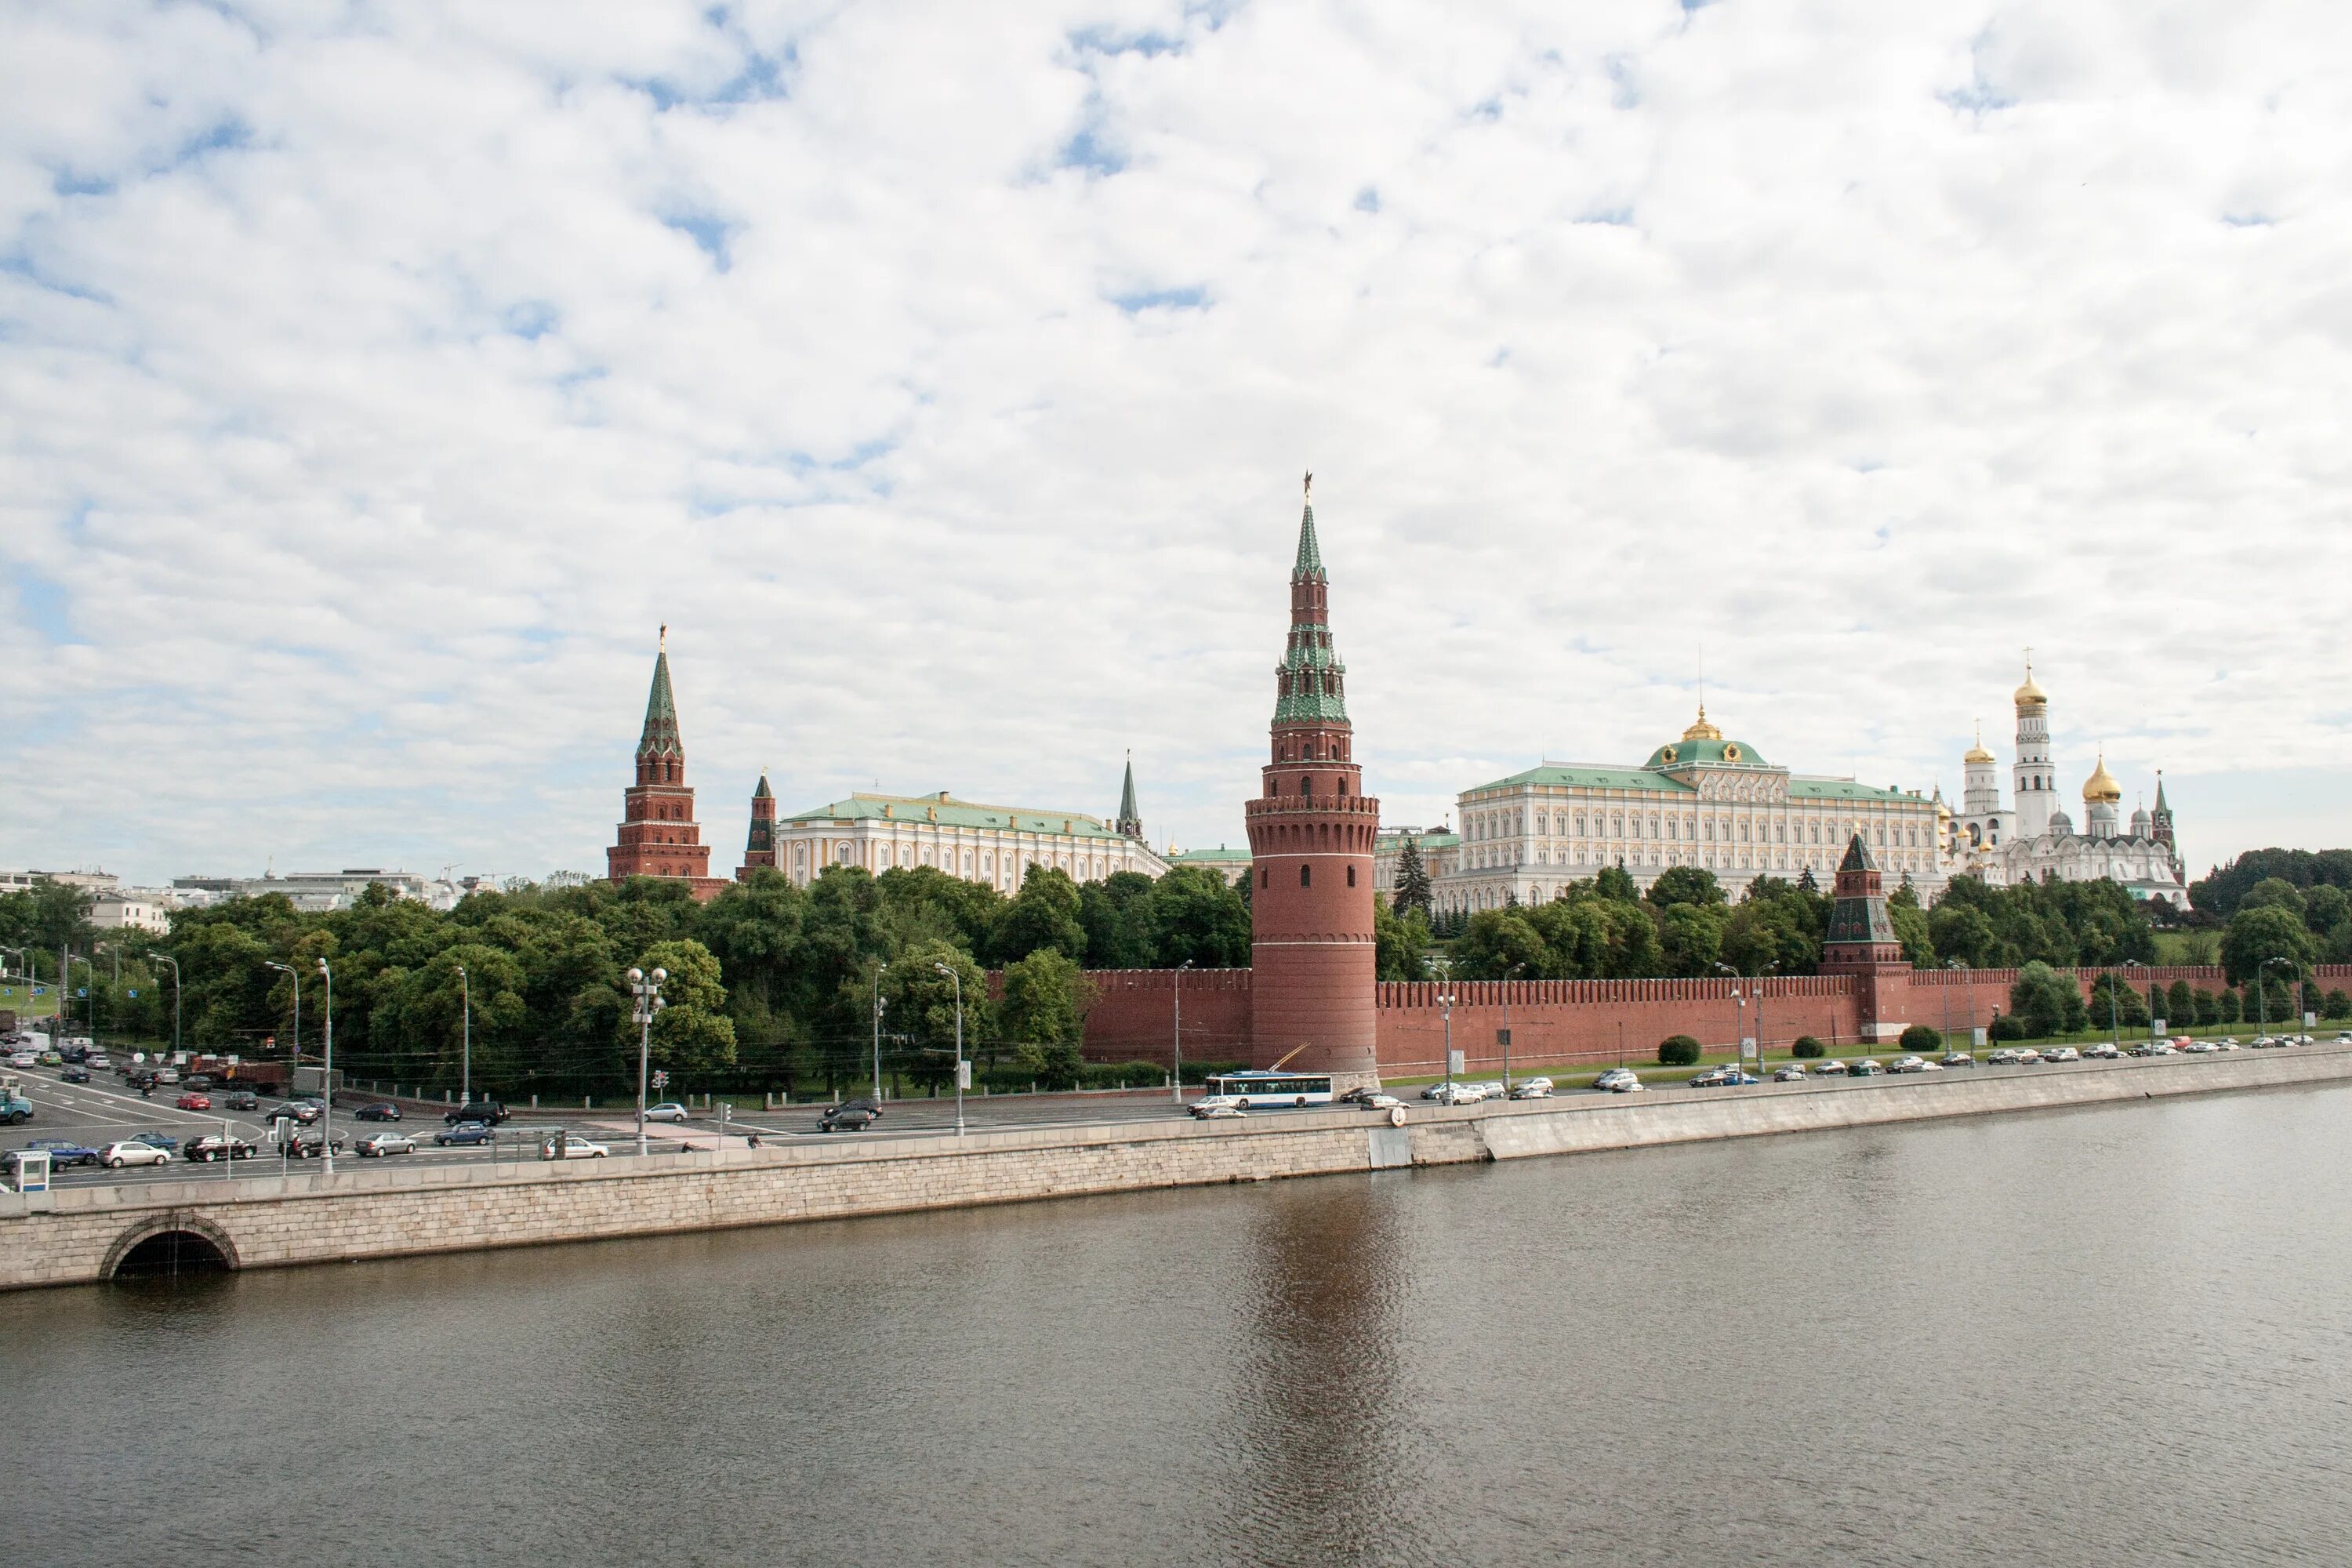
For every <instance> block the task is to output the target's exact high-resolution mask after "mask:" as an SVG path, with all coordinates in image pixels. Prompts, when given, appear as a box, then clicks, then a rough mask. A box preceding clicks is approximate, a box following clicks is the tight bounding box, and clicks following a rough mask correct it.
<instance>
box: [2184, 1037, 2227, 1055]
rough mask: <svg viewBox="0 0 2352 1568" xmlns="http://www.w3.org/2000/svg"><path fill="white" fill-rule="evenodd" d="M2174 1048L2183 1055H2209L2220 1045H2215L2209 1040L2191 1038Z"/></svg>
mask: <svg viewBox="0 0 2352 1568" xmlns="http://www.w3.org/2000/svg"><path fill="white" fill-rule="evenodd" d="M2175 1048H2176V1049H2178V1050H2179V1051H2180V1052H2181V1053H2182V1054H2183V1055H2185V1056H2192V1057H2208V1056H2211V1055H2212V1054H2213V1053H2214V1052H2215V1051H2217V1050H2219V1049H2220V1048H2221V1047H2218V1046H2216V1045H2215V1044H2214V1043H2213V1042H2212V1041H2210V1040H2191V1041H2189V1043H2188V1044H2187V1045H2185V1046H2180V1047H2175Z"/></svg>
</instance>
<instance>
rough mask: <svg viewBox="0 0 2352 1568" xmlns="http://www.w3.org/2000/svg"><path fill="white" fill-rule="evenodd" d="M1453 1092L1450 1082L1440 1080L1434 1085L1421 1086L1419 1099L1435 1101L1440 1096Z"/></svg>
mask: <svg viewBox="0 0 2352 1568" xmlns="http://www.w3.org/2000/svg"><path fill="white" fill-rule="evenodd" d="M1453 1092H1454V1085H1453V1084H1452V1082H1450V1081H1447V1080H1440V1081H1439V1082H1436V1083H1425V1084H1423V1085H1422V1086H1421V1098H1422V1099H1423V1100H1435V1099H1436V1098H1437V1097H1438V1096H1439V1095H1441V1094H1452V1093H1453Z"/></svg>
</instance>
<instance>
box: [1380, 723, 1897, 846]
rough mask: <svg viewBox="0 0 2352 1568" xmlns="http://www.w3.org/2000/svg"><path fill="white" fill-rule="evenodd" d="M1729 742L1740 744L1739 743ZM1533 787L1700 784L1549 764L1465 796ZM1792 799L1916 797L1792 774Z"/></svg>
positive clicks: (1679, 789)
mask: <svg viewBox="0 0 2352 1568" xmlns="http://www.w3.org/2000/svg"><path fill="white" fill-rule="evenodd" d="M1696 743H1697V744H1701V745H1706V746H1713V745H1715V744H1716V742H1696ZM1728 743H1730V744H1737V743H1738V742H1728ZM1679 749H1680V747H1679V746H1677V750H1679ZM1740 754H1741V756H1742V757H1743V758H1747V759H1750V760H1748V761H1743V762H1739V763H1731V764H1730V765H1731V766H1733V767H1743V766H1755V767H1761V766H1763V765H1764V764H1763V763H1762V762H1761V761H1759V760H1754V759H1752V754H1751V753H1749V752H1748V750H1747V748H1746V747H1744V746H1743V747H1741V748H1740ZM1675 765H1676V766H1680V765H1681V764H1680V763H1676V764H1675ZM1530 785H1538V786H1543V787H1546V788H1557V789H1631V790H1650V791H1654V792H1656V793H1659V794H1663V795H1696V794H1697V793H1698V786H1697V785H1696V784H1685V783H1684V782H1683V781H1682V780H1680V779H1678V778H1675V777H1673V776H1672V775H1670V774H1668V773H1662V772H1659V771H1658V770H1657V769H1656V768H1654V767H1649V768H1586V767H1556V766H1553V765H1552V764H1550V763H1546V764H1545V765H1544V766H1542V767H1539V768H1529V769H1528V771H1527V772H1525V773H1513V774H1512V775H1511V776H1510V777H1508V778H1506V779H1496V780H1495V781H1493V782H1492V783H1490V784H1480V785H1478V786H1477V787H1476V788H1475V789H1472V790H1466V791H1465V792H1464V793H1465V794H1467V795H1483V794H1486V792H1488V791H1490V790H1512V789H1521V788H1525V787H1528V786H1530ZM1789 798H1790V799H1791V800H1856V801H1898V800H1909V799H1912V798H1913V797H1912V796H1911V795H1909V794H1908V793H1907V792H1906V791H1903V790H1899V789H1892V788H1889V789H1880V788H1878V787H1876V786H1875V785H1873V784H1856V783H1855V782H1854V781H1853V780H1852V779H1822V778H1800V777H1797V776H1794V775H1791V776H1790V779H1789ZM1428 842H1429V841H1428V840H1427V839H1423V844H1424V845H1426V844H1427V843H1428Z"/></svg>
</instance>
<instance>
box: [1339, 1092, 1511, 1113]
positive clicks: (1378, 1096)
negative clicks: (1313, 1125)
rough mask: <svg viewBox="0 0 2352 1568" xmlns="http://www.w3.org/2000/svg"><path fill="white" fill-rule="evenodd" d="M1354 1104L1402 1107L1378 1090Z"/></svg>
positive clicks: (1372, 1108)
mask: <svg viewBox="0 0 2352 1568" xmlns="http://www.w3.org/2000/svg"><path fill="white" fill-rule="evenodd" d="M1544 1092H1545V1093H1546V1094H1549V1093H1550V1092H1551V1090H1549V1089H1546V1090H1544ZM1356 1103H1357V1104H1358V1105H1360V1106H1362V1107H1363V1108H1364V1109H1365V1110H1395V1109H1396V1108H1397V1107H1398V1106H1400V1105H1402V1104H1403V1103H1404V1101H1403V1100H1399V1099H1398V1098H1397V1097H1396V1096H1395V1095H1393V1094H1382V1093H1381V1092H1380V1090H1378V1089H1374V1090H1372V1091H1371V1092H1370V1093H1369V1094H1367V1095H1365V1096H1364V1097H1363V1098H1362V1099H1360V1100H1357V1101H1356Z"/></svg>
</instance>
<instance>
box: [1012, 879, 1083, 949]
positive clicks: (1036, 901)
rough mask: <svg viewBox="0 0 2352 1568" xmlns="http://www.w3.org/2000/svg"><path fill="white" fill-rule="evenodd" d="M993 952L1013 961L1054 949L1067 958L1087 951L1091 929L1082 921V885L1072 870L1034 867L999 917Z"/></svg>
mask: <svg viewBox="0 0 2352 1568" xmlns="http://www.w3.org/2000/svg"><path fill="white" fill-rule="evenodd" d="M989 946H990V951H991V952H992V953H993V954H994V955H995V959H996V962H997V963H1014V962H1017V961H1018V960H1021V959H1024V958H1026V957H1028V956H1029V955H1030V954H1031V953H1033V952H1042V951H1044V950H1045V949H1048V948H1051V949H1052V950H1053V951H1055V952H1059V953H1061V954H1062V955H1063V956H1064V957H1066V958H1071V959H1079V958H1084V957H1085V956H1086V954H1087V928H1086V927H1085V926H1084V925H1082V924H1080V923H1079V921H1078V886H1077V884H1076V882H1073V881H1071V880H1070V877H1069V873H1068V872H1066V871H1062V870H1057V869H1056V868H1054V867H1051V866H1032V867H1030V868H1029V871H1028V874H1027V875H1026V876H1025V877H1024V878H1023V879H1022V881H1021V890H1020V891H1019V892H1017V893H1015V894H1013V901H1012V902H1011V903H1008V904H1006V905H1005V906H1004V909H1003V912H1002V913H1000V914H999V915H998V916H997V917H996V927H995V930H994V931H993V932H992V933H991V937H990V942H989Z"/></svg>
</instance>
